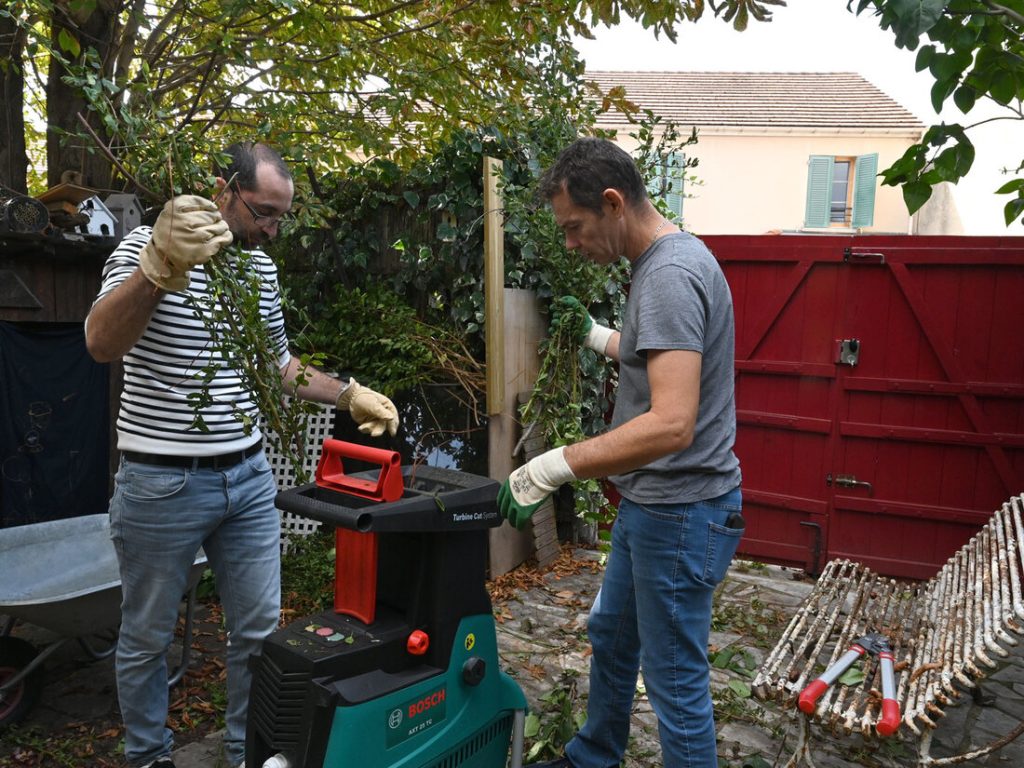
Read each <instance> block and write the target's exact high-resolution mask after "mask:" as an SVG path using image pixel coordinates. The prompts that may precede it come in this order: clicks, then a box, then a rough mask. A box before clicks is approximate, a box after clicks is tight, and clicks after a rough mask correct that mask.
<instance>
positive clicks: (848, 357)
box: [836, 339, 860, 368]
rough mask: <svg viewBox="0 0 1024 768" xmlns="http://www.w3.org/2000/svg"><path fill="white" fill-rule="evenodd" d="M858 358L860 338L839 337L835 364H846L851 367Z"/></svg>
mask: <svg viewBox="0 0 1024 768" xmlns="http://www.w3.org/2000/svg"><path fill="white" fill-rule="evenodd" d="M859 360H860V339H840V340H839V353H838V355H837V357H836V364H837V365H848V366H850V367H851V368H852V367H853V366H855V365H856V364H857V362H858V361H859Z"/></svg>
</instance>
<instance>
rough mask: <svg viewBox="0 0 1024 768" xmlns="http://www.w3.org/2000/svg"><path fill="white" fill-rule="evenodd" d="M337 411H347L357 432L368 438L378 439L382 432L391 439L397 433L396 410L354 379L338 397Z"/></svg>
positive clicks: (385, 399)
mask: <svg viewBox="0 0 1024 768" xmlns="http://www.w3.org/2000/svg"><path fill="white" fill-rule="evenodd" d="M337 405H338V410H341V411H348V412H349V413H350V414H351V415H352V420H353V421H355V423H356V424H358V425H359V431H360V432H362V433H363V434H364V435H369V436H370V437H380V436H381V435H383V434H384V430H385V429H386V430H387V431H388V434H389V435H391V436H392V437H394V436H395V432H397V431H398V409H397V408H395V404H394V403H392V402H391V401H390V400H389V399H388V398H386V397H384V395H382V394H380V393H379V392H374V391H373V390H372V389H370V388H369V387H364V386H363V385H362V384H360V383H359V382H358V381H356V380H355V379H349V384H348V386H347V387H345V388H344V389H343V390H341V394H340V395H338V403H337Z"/></svg>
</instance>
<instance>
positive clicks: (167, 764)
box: [139, 755, 174, 768]
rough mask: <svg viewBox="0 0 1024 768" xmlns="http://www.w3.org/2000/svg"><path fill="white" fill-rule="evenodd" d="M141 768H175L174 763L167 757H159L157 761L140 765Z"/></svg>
mask: <svg viewBox="0 0 1024 768" xmlns="http://www.w3.org/2000/svg"><path fill="white" fill-rule="evenodd" d="M139 768H174V761H173V760H171V758H169V757H167V756H166V755H165V756H164V757H158V758H157V759H156V760H154V761H152V762H150V763H146V764H145V765H140V766H139Z"/></svg>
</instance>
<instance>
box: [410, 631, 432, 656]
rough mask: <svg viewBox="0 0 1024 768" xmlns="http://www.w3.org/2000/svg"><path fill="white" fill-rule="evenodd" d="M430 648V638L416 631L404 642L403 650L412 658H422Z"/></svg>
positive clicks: (422, 632) (424, 633)
mask: <svg viewBox="0 0 1024 768" xmlns="http://www.w3.org/2000/svg"><path fill="white" fill-rule="evenodd" d="M429 647H430V636H429V635H428V634H427V633H426V632H424V631H423V630H422V629H417V630H414V631H413V632H412V634H410V635H409V639H408V640H406V642H405V648H406V650H408V651H409V653H411V654H412V655H413V656H422V655H423V654H424V653H426V652H427V648H429Z"/></svg>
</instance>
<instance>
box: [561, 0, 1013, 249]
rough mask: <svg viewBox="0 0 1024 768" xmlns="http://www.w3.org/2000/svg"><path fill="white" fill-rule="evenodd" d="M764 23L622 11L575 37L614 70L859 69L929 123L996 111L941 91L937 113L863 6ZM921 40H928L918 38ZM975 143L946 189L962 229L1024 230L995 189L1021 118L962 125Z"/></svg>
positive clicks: (812, 0)
mask: <svg viewBox="0 0 1024 768" xmlns="http://www.w3.org/2000/svg"><path fill="white" fill-rule="evenodd" d="M772 10H774V14H773V18H772V21H771V22H770V23H767V24H765V23H760V22H755V21H751V22H750V24H749V26H748V27H747V29H746V30H745V31H744V32H736V31H735V30H734V29H733V28H732V26H731V25H730V24H726V23H725V22H723V21H722V20H721V19H716V18H714V14H713V12H712V11H711V9H710V7H708V9H707V11H706V12H705V15H704V18H702V19H701V20H700V21H698V22H697V23H696V24H684V25H683V26H681V27H680V29H679V34H678V38H677V41H676V43H672V42H671V41H669V40H667V39H666V38H664V36H662V37H661V38H660V39H659V40H655V38H654V34H653V32H651V31H649V30H645V29H643V28H642V27H641V26H640V25H639V24H635V23H633V22H631V21H625V22H623V23H622V24H620V25H618V26H616V27H613V28H607V27H603V26H600V27H596V28H595V29H594V30H593V33H594V35H595V37H596V40H584V39H582V38H579V39H577V41H576V48H577V50H579V52H580V55H581V56H582V58H583V59H584V60H585V61H586V63H587V67H588V68H589V69H595V70H621V71H649V70H664V71H721V72H730V71H731V72H856V73H857V74H859V75H861V76H862V77H864V78H865V79H866V80H868V81H869V82H871V83H872V84H873V85H875V86H876V87H877V88H879V89H880V90H882V91H884V92H885V93H886V94H887V95H889V96H891V97H892V98H893V99H895V100H896V101H897V102H899V103H900V104H901V105H903V106H904V107H906V108H907V109H908V110H910V111H911V112H912V113H913V114H914V115H916V116H917V117H918V118H919V119H920V120H921V122H923V123H924V124H925V125H926V126H927V125H932V124H933V123H937V122H940V121H942V120H945V121H946V122H947V123H960V124H961V125H964V126H967V125H970V124H973V123H975V122H978V121H979V120H980V119H981V118H982V117H984V116H991V115H992V114H996V113H997V110H996V109H995V108H994V107H989V106H988V105H985V104H982V103H979V104H978V105H977V106H975V108H974V109H973V110H971V112H970V113H968V114H967V115H964V114H962V113H961V112H960V111H959V109H957V108H956V106H955V105H953V103H952V99H949V100H948V101H947V106H946V107H945V108H944V110H943V112H942V114H941V115H939V116H937V115H936V114H935V111H934V109H933V108H932V106H931V99H930V92H931V86H932V83H933V82H934V80H933V79H932V77H931V75H930V74H928V72H927V71H925V72H920V73H919V72H915V71H914V60H915V58H916V56H917V52H916V51H907V50H902V49H899V48H897V47H896V44H895V42H894V37H893V34H892V32H891V31H888V30H882V29H881V28H880V27H879V26H878V20H877V19H876V18H875V17H873V16H871V15H870V14H869V13H865V14H864V15H862V16H855V15H854V14H852V13H850V12H849V11H847V10H846V0H788V4H787V6H786V7H773V8H772ZM925 42H926V41H925ZM968 135H969V136H970V138H971V140H972V142H973V143H974V145H975V149H976V150H977V155H976V158H975V162H974V166H973V168H972V170H971V173H970V174H969V175H968V176H967V177H966V178H965V179H963V180H961V182H960V183H959V184H958V185H957V186H956V188H955V189H954V190H953V195H954V198H955V199H956V202H957V208H958V210H959V213H960V217H961V220H962V221H963V225H964V232H965V234H971V235H1007V234H1009V235H1024V227H1022V226H1021V224H1020V223H1016V224H1014V225H1012V226H1011V227H1010V228H1007V227H1006V224H1005V221H1004V219H1003V205H1004V204H1005V203H1006V201H1007V199H1008V198H1007V197H1006V196H1004V195H996V194H994V192H995V190H996V189H998V188H999V187H1000V186H1002V185H1003V184H1004V183H1006V181H1008V180H1009V179H1011V178H1013V177H1012V176H1005V175H1003V174H1002V173H1001V169H1002V168H1004V167H1006V166H1010V167H1011V168H1016V167H1017V165H1018V164H1019V163H1020V161H1021V160H1022V159H1024V121H1016V122H1014V121H1002V122H998V123H990V124H987V125H984V126H980V127H979V128H977V129H975V130H972V131H970V132H969V133H968Z"/></svg>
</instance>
